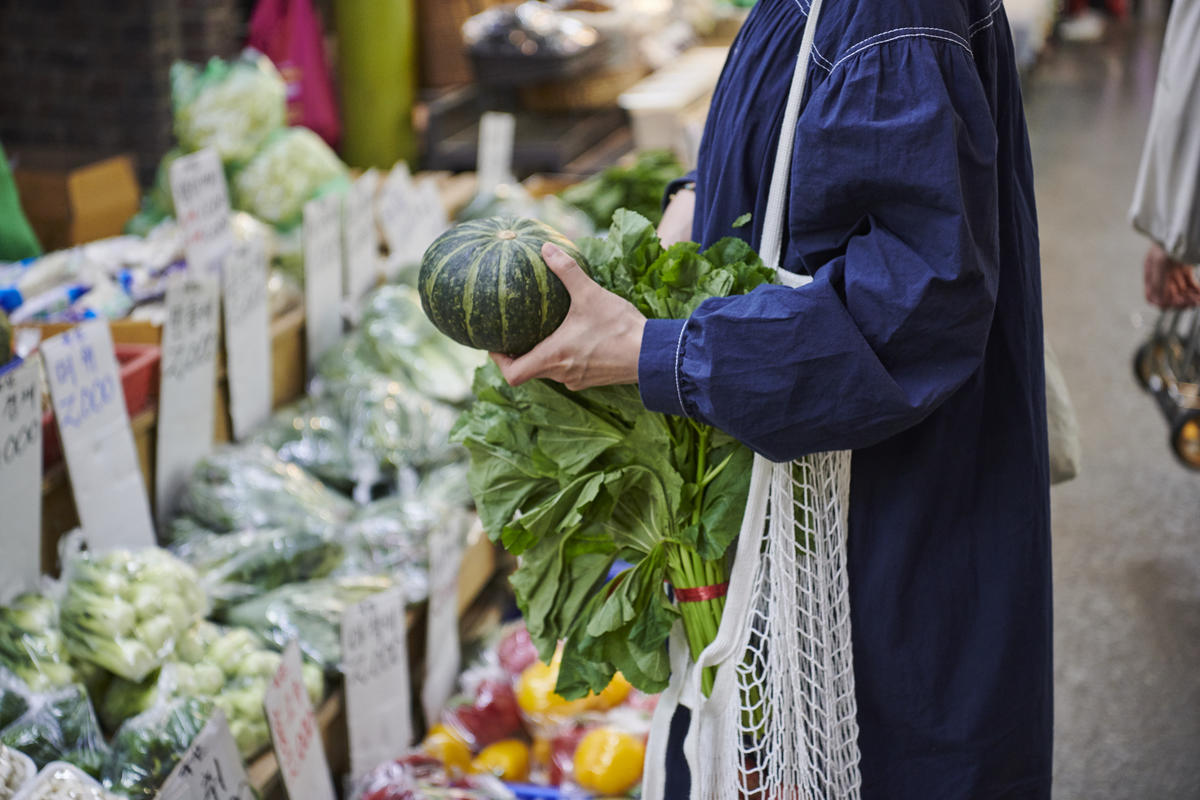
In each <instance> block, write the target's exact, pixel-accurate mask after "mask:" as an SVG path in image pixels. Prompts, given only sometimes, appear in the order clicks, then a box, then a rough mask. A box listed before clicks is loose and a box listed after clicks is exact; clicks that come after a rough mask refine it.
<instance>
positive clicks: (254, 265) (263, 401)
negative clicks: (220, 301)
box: [222, 236, 274, 440]
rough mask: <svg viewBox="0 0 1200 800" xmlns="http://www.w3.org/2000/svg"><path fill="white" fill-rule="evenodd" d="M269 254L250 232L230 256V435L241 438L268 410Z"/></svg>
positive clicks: (226, 295)
mask: <svg viewBox="0 0 1200 800" xmlns="http://www.w3.org/2000/svg"><path fill="white" fill-rule="evenodd" d="M267 271H268V267H267V253H266V249H265V247H264V244H263V242H262V240H261V239H259V238H258V237H256V236H252V237H249V238H248V239H247V240H246V241H244V242H238V243H237V244H236V245H234V248H233V252H231V253H230V255H229V261H228V267H227V268H226V270H225V280H224V282H223V285H222V294H223V298H224V301H225V371H226V375H227V377H228V379H229V415H230V416H231V417H232V418H233V438H234V439H238V440H241V439H243V438H245V437H246V436H247V435H248V434H249V433H250V432H251V431H252V430H254V429H255V428H257V427H258V426H259V425H261V424H262V423H263V422H265V421H266V420H267V417H269V416H270V415H271V403H272V401H273V400H274V397H273V396H272V395H273V392H274V387H273V386H272V385H271V374H272V373H271V319H270V316H271V311H270V308H269V307H268V303H267Z"/></svg>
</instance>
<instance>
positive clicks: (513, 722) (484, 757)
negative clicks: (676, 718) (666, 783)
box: [356, 623, 655, 800]
mask: <svg viewBox="0 0 1200 800" xmlns="http://www.w3.org/2000/svg"><path fill="white" fill-rule="evenodd" d="M559 669H560V663H559V660H558V657H557V656H556V657H555V658H554V659H553V660H551V662H550V663H549V664H547V663H544V662H542V661H539V660H538V656H537V652H536V649H535V648H534V646H533V643H532V640H531V639H530V637H529V634H528V632H527V631H526V629H525V627H524V626H523V625H521V624H519V623H518V624H516V625H514V626H511V627H509V628H508V629H507V630H506V631H505V632H504V633H503V635H502V636H501V637H500V638H499V641H498V642H497V644H496V645H495V646H494V647H492V648H490V649H488V650H486V651H485V653H484V654H483V656H482V657H481V658H480V660H479V661H478V662H477V663H476V664H475V665H474V666H472V667H471V668H470V669H468V670H467V671H466V672H465V673H464V674H463V677H462V681H461V688H462V692H463V693H462V695H460V696H459V697H458V698H456V699H455V700H454V701H453V702H452V703H451V705H450V706H449V707H448V708H447V709H446V711H445V712H443V714H442V718H441V720H440V721H439V722H438V723H437V724H435V725H433V726H432V727H431V728H430V730H429V732H428V734H427V735H426V737H425V739H424V740H423V741H422V743H421V745H420V746H419V747H418V748H416V749H415V750H414V751H413V752H412V753H410V754H408V755H406V756H404V757H403V758H400V759H398V760H397V761H395V762H389V763H386V764H383V765H380V767H379V768H377V769H376V770H374V771H372V772H371V773H370V774H369V775H367V776H366V777H365V778H364V779H363V780H362V781H361V782H360V784H359V786H358V787H357V789H356V797H357V798H361V800H405V799H406V798H410V797H412V798H415V797H422V796H425V795H422V794H421V792H422V791H431V790H433V789H435V788H439V787H440V788H447V787H465V788H471V789H475V790H477V791H483V792H485V796H489V797H490V796H504V795H502V794H496V793H495V789H494V785H491V786H492V787H493V789H492V793H490V794H489V793H487V790H488V787H489V784H488V783H487V782H486V780H485V781H483V783H482V784H480V783H478V779H479V778H480V777H483V778H488V777H491V778H497V779H499V780H501V781H502V782H504V783H505V784H509V785H511V786H512V787H513V788H520V785H521V784H532V785H534V786H539V787H555V788H557V789H559V790H561V791H562V792H563V793H564V796H572V795H573V794H576V793H579V792H582V793H584V794H597V795H600V796H603V797H620V796H625V795H627V794H628V793H630V792H631V791H633V789H634V788H635V787H636V786H637V785H638V783H639V781H640V778H641V774H642V767H643V762H644V759H645V737H646V733H647V731H648V730H649V723H650V716H651V714H652V713H653V709H654V705H655V700H654V698H652V697H648V696H646V695H643V694H641V693H640V692H637V691H636V690H634V689H633V688H632V687H631V686H630V684H629V682H628V681H626V680H625V679H624V678H623V677H622V676H621V675H620V674H619V673H618V674H617V675H616V676H614V678H613V680H612V681H611V682H610V683H609V685H608V686H607V687H605V688H604V690H603V691H601V692H599V693H598V694H591V695H588V696H586V697H583V698H580V699H577V700H566V699H564V698H563V697H561V696H560V695H558V694H557V693H555V691H554V686H555V683H556V681H557V676H558V671H559ZM543 791H544V790H543ZM535 796H545V795H544V794H541V795H535Z"/></svg>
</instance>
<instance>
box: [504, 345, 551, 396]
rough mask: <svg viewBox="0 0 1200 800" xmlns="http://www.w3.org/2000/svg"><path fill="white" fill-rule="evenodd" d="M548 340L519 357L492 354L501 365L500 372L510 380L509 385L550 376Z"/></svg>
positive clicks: (505, 378)
mask: <svg viewBox="0 0 1200 800" xmlns="http://www.w3.org/2000/svg"><path fill="white" fill-rule="evenodd" d="M546 341H548V340H546ZM546 341H542V342H540V343H539V344H538V345H537V346H536V347H534V348H533V349H532V350H530V351H529V352H528V353H526V354H525V355H523V356H518V357H517V358H512V357H511V356H506V355H501V354H499V353H494V354H492V359H493V360H495V362H496V365H497V366H498V367H500V374H501V375H503V376H504V380H506V381H507V382H508V385H509V386H520V385H521V384H522V383H525V382H526V381H531V380H533V379H534V378H545V377H549V364H548V361H547V358H548V352H549V349H548V348H547V347H546Z"/></svg>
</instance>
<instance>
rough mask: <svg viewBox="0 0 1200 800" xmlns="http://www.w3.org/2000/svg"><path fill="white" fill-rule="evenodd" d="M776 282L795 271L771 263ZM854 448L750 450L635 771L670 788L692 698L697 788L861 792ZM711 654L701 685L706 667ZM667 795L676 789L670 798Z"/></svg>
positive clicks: (689, 747)
mask: <svg viewBox="0 0 1200 800" xmlns="http://www.w3.org/2000/svg"><path fill="white" fill-rule="evenodd" d="M820 8H821V0H813V2H812V7H811V10H810V12H809V18H808V23H807V25H806V29H805V32H804V38H803V41H802V44H801V48H800V54H799V56H798V58H797V60H796V71H795V75H794V76H793V79H792V84H791V90H790V93H789V95H788V102H787V108H786V113H785V114H784V119H783V130H782V132H781V134H780V139H779V149H778V152H777V153H776V156H775V167H774V172H773V174H772V179H771V187H770V193H769V195H768V202H767V217H766V219H765V227H764V230H763V238H762V242H761V245H760V254H761V255H762V258H763V260H764V261H765V262H766V263H767V264H768V265H769V266H771V267H774V268H776V269H778V268H779V255H780V243H781V240H782V234H783V224H784V221H785V215H786V206H787V203H786V200H787V198H786V195H787V189H788V174H789V172H790V169H791V160H792V147H793V145H794V142H795V130H796V121H797V118H798V117H799V113H800V101H801V98H802V97H803V95H804V84H805V78H806V75H807V72H808V62H809V56H810V53H811V52H812V43H813V35H814V33H815V31H816V24H817V16H818V14H819V13H820ZM779 276H780V280H781V282H782V283H785V284H787V285H791V286H797V285H799V283H800V280H799V279H798V278H797V276H795V275H793V274H791V273H787V272H784V271H782V270H780V272H779ZM849 490H850V453H849V452H840V453H820V454H816V455H811V456H808V457H805V458H803V459H800V460H798V461H794V462H788V463H774V462H771V461H768V460H767V459H765V458H763V457H762V456H755V459H754V470H753V473H752V475H751V478H750V494H749V499H748V500H747V503H746V514H745V517H744V518H743V520H742V527H741V532H740V535H739V538H738V544H737V551H736V556H735V561H734V564H733V568H732V571H731V574H730V580H729V589H728V595H727V598H726V605H725V611H724V615H723V616H722V619H721V625H720V628H719V629H718V631H717V637H716V639H715V640H714V641H713V642H712V644H710V645H709V646H708V647H707V648H706V649H705V650H704V651H703V652H702V653H701V654H700V656H699V658H698V659H697V660H696V663H694V664H693V663H690V658H689V653H688V647H687V643H686V640H685V638H684V635H683V631H682V627H681V626H680V624H678V623H677V624H676V627H675V630H674V631H673V632H672V635H671V644H670V648H671V668H672V674H671V685H670V686H669V687H668V689H667V690H666V691H665V692H664V693H663V695H662V697H661V698H660V700H659V705H658V708H657V710H656V712H655V716H654V722H653V725H652V728H651V733H650V741H649V744H648V748H647V755H646V771H645V776H644V778H643V784H642V796H643V798H645V800H662V798H664V796H665V786H664V780H665V774H664V772H665V770H664V765H665V756H666V745H667V739H668V735H669V731H670V724H671V718H672V716H673V715H674V713H675V710H676V707H677V706H678V705H679V704H681V703H682V704H683V705H685V706H687V707H688V708H690V709H691V710H692V718H691V727H690V729H689V731H688V735H687V738H686V740H685V742H684V753H685V755H686V757H687V762H688V767H689V768H690V770H691V778H692V779H691V786H692V793H691V797H692V800H777V799H782V800H857V798H858V797H859V787H860V783H861V778H860V775H859V767H858V761H859V751H858V723H857V719H856V705H855V700H854V668H853V662H852V658H851V643H850V600H849V589H848V583H847V576H846V531H847V510H848V502H849ZM709 666H715V667H717V668H718V669H717V676H716V680H715V683H714V685H713V689H712V693H711V695H710V696H708V697H705V696H704V694H703V692H702V691H701V673H702V672H703V670H704V669H705V668H706V667H709ZM671 800H677V798H672V799H671Z"/></svg>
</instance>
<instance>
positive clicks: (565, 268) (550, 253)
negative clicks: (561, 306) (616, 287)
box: [542, 242, 593, 297]
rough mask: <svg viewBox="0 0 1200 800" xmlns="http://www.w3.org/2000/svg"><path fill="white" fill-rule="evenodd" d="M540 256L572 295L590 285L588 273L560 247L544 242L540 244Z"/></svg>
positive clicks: (590, 280)
mask: <svg viewBox="0 0 1200 800" xmlns="http://www.w3.org/2000/svg"><path fill="white" fill-rule="evenodd" d="M542 258H544V259H545V260H546V266H548V267H550V271H551V272H553V273H554V274H555V275H557V276H558V279H559V280H560V281H562V282H563V286H566V287H567V291H568V292H569V293H570V294H571V296H572V297H574V296H575V295H576V294H578V293H579V292H582V291H584V290H586V289H587V288H589V287H590V286H591V285H592V283H593V281H592V279H591V278H589V277H588V274H587V273H586V272H584V271H583V269H581V268H580V266H579V264H578V263H576V261H575V259H573V258H571V257H570V256H569V255H567V254H566V252H565V251H564V250H563V249H562V248H561V247H558V246H557V245H553V244H551V243H550V242H546V243H545V244H544V245H542Z"/></svg>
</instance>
